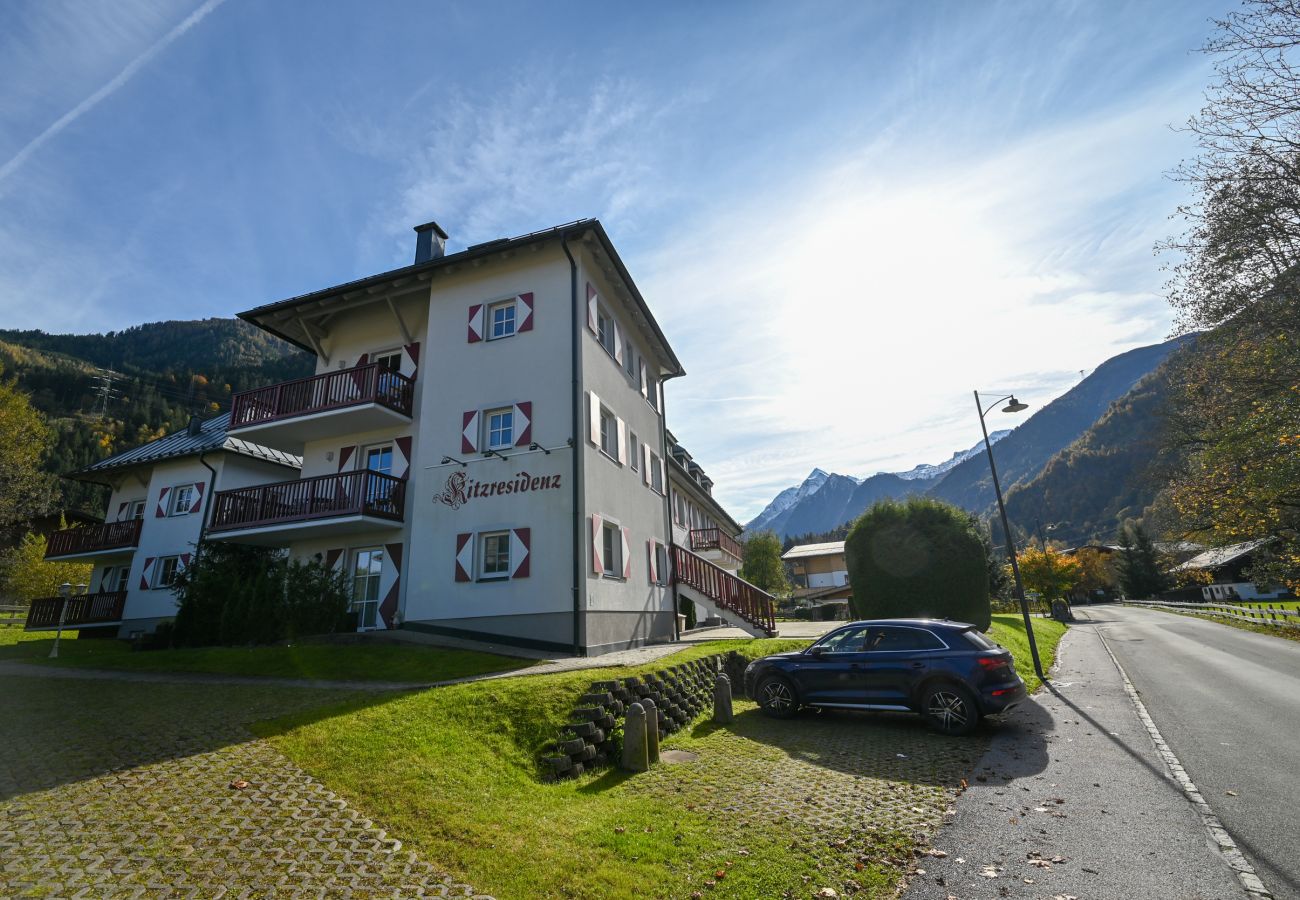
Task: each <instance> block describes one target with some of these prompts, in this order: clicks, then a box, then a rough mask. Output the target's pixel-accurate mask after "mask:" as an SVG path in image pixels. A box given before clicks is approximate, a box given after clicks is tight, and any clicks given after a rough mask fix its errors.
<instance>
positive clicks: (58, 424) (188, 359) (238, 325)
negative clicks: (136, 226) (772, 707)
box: [0, 319, 312, 513]
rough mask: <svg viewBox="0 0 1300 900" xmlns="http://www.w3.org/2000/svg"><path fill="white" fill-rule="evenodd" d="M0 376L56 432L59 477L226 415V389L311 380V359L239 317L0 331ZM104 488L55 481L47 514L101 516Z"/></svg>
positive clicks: (52, 465)
mask: <svg viewBox="0 0 1300 900" xmlns="http://www.w3.org/2000/svg"><path fill="white" fill-rule="evenodd" d="M0 371H2V372H3V377H5V378H14V379H15V380H16V381H17V383H18V387H19V388H20V389H21V390H23V391H24V392H27V393H29V394H30V395H31V399H32V404H33V406H35V407H36V408H37V409H38V410H40V411H41V413H43V414H44V415H45V416H46V418H47V419H48V421H49V424H50V426H51V428H52V429H53V431H54V433H55V443H54V449H53V450H52V452H51V453H50V455H49V456H48V457H47V459H46V469H47V470H48V471H49V472H50V473H51V474H53V475H56V476H57V475H60V474H62V473H64V472H69V471H72V470H74V469H79V468H82V467H84V466H86V465H89V464H90V463H92V462H94V461H95V460H98V459H102V458H104V457H105V456H108V455H110V454H112V453H116V452H118V451H121V450H125V449H127V448H129V447H133V446H135V445H137V444H140V443H143V442H144V441H148V440H152V439H153V438H155V437H158V436H160V435H162V434H165V433H166V432H168V431H172V430H174V429H177V428H180V427H182V426H184V424H185V422H186V421H187V420H188V418H189V416H190V415H191V414H195V413H197V414H201V415H211V414H214V413H216V412H219V411H221V410H225V409H229V407H230V396H231V394H232V393H234V392H236V391H240V390H245V389H247V388H250V387H257V386H259V385H263V384H271V383H274V382H276V381H283V380H286V379H290V378H296V377H300V376H302V375H307V374H310V373H311V371H312V358H311V357H310V355H308V354H306V353H303V352H302V351H300V350H298V349H297V348H296V347H294V346H292V345H291V344H287V343H285V342H284V341H280V340H278V339H276V338H274V337H271V336H270V335H268V334H266V333H265V332H262V331H260V330H258V329H256V328H254V327H252V326H251V325H248V324H247V323H245V322H242V321H239V320H236V319H206V320H203V321H197V322H154V323H151V324H148V325H140V326H137V327H134V328H129V329H126V330H124V331H117V332H110V333H108V334H87V335H71V334H67V335H64V334H46V333H44V332H41V331H0ZM103 501H104V497H103V489H102V488H97V487H94V486H92V485H84V484H80V483H78V482H71V481H68V480H66V479H62V478H57V477H56V478H53V479H51V483H50V489H49V499H48V504H47V505H48V508H49V509H60V508H67V509H83V510H86V511H88V512H94V513H101V512H102V511H103V510H102V504H103Z"/></svg>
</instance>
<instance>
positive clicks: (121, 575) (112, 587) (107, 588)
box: [99, 566, 131, 593]
mask: <svg viewBox="0 0 1300 900" xmlns="http://www.w3.org/2000/svg"><path fill="white" fill-rule="evenodd" d="M130 575H131V567H130V566H109V567H108V568H106V569H105V570H104V574H103V575H101V576H100V577H99V589H100V590H101V591H104V592H107V593H114V592H117V591H124V590H126V586H127V579H128V578H130Z"/></svg>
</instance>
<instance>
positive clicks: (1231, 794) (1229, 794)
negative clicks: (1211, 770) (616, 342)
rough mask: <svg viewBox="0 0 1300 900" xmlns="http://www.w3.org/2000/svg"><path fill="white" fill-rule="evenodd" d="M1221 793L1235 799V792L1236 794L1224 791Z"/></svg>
mask: <svg viewBox="0 0 1300 900" xmlns="http://www.w3.org/2000/svg"><path fill="white" fill-rule="evenodd" d="M1223 793H1225V794H1227V795H1228V796H1229V797H1235V796H1237V792H1236V791H1224V792H1223Z"/></svg>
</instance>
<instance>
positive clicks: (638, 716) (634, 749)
mask: <svg viewBox="0 0 1300 900" xmlns="http://www.w3.org/2000/svg"><path fill="white" fill-rule="evenodd" d="M648 734H649V730H648V729H647V728H646V712H645V707H644V706H642V705H641V704H640V703H633V704H632V705H631V706H629V707H628V708H627V718H626V719H624V721H623V759H622V764H623V768H625V769H627V770H628V771H629V772H644V771H645V770H646V769H648V768H650V753H649V749H650V748H649V744H648V743H647V741H646V736H647V735H648Z"/></svg>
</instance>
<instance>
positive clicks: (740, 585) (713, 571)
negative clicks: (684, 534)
mask: <svg viewBox="0 0 1300 900" xmlns="http://www.w3.org/2000/svg"><path fill="white" fill-rule="evenodd" d="M673 581H674V583H677V584H685V585H687V586H689V587H692V588H695V590H697V591H699V592H700V593H701V594H703V595H704V596H706V597H708V598H709V599H710V600H712V601H713V602H714V603H716V604H717V605H718V606H720V607H722V608H723V609H726V610H727V611H729V612H732V613H735V614H736V615H737V616H739V617H740V618H742V619H744V620H745V621H746V622H748V623H749V624H750V625H753V626H755V627H757V628H762V629H763V630H765V631H766V632H767V633H768V634H769V635H775V634H776V612H775V603H776V598H774V597H773V596H772V595H771V594H769V593H767V592H766V591H763V590H760V589H759V588H756V587H754V586H753V585H752V584H750V583H749V582H748V581H746V580H745V579H743V578H739V577H737V576H735V575H733V574H731V573H730V572H728V571H727V570H726V569H724V568H722V567H721V566H715V565H714V564H713V563H711V562H709V561H708V560H707V559H704V558H702V557H699V556H696V555H695V554H694V553H692V552H691V551H689V550H687V549H686V548H685V547H679V546H677V545H676V544H673Z"/></svg>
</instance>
